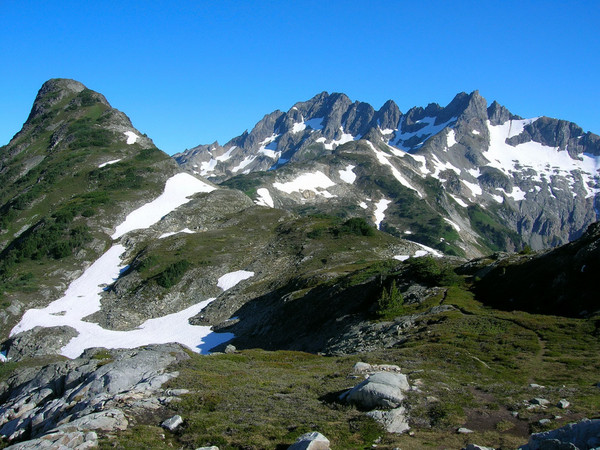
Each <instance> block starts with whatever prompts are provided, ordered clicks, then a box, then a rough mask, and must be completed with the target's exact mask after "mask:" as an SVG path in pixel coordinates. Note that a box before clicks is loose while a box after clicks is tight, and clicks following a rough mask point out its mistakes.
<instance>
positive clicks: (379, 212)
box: [373, 198, 392, 229]
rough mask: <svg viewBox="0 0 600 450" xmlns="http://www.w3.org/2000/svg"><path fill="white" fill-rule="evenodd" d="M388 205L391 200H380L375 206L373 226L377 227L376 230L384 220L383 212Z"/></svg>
mask: <svg viewBox="0 0 600 450" xmlns="http://www.w3.org/2000/svg"><path fill="white" fill-rule="evenodd" d="M390 203H392V201H391V200H387V199H385V198H382V199H381V200H379V201H378V202H377V204H376V205H375V212H374V213H373V214H374V215H375V226H376V227H377V229H379V226H380V225H381V222H382V221H383V219H384V218H385V210H386V209H387V207H388V205H389V204H390Z"/></svg>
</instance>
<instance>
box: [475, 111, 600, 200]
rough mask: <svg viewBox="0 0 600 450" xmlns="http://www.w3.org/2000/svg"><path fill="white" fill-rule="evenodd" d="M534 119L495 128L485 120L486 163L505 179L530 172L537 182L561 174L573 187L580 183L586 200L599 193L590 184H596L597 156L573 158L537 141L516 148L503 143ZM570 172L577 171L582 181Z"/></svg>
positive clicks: (599, 165)
mask: <svg viewBox="0 0 600 450" xmlns="http://www.w3.org/2000/svg"><path fill="white" fill-rule="evenodd" d="M535 120H537V119H527V120H509V121H508V122H506V123H504V124H503V125H496V126H494V125H491V124H490V122H489V121H488V122H487V126H488V130H489V132H490V146H489V148H488V150H487V151H486V152H484V153H483V156H485V158H486V159H487V160H488V161H489V166H491V167H495V168H497V169H500V170H501V171H502V172H504V173H505V174H506V175H508V176H512V174H513V173H514V172H522V171H523V169H533V170H535V172H537V175H536V176H534V177H532V179H533V180H535V181H538V182H541V181H542V176H545V178H546V179H551V176H553V175H561V176H563V177H566V178H571V179H572V180H573V184H572V187H574V186H575V185H577V184H579V183H581V184H582V185H583V188H584V189H585V191H586V198H589V197H592V196H594V195H595V194H597V193H599V192H600V189H598V188H596V187H590V185H591V186H596V184H597V183H598V179H599V175H598V170H599V169H600V157H598V156H594V155H588V154H586V153H584V154H581V155H579V159H573V158H571V157H570V156H569V152H567V151H566V150H559V149H557V148H555V147H547V146H545V145H543V144H541V143H539V142H533V141H530V142H525V143H523V144H519V145H517V146H515V147H513V146H512V145H508V144H507V143H506V142H505V141H506V139H507V138H509V137H512V136H517V135H519V134H520V133H521V132H522V131H523V128H524V127H525V125H527V124H529V123H532V122H534V121H535ZM573 171H578V172H579V173H580V174H581V179H579V178H578V177H577V176H576V175H577V174H573V173H572V172H573ZM513 194H514V196H513V195H510V194H507V195H509V196H512V197H513V198H514V199H515V200H517V201H518V200H522V199H523V198H524V194H522V193H521V192H515V193H513Z"/></svg>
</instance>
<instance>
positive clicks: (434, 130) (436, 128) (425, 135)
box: [389, 117, 457, 150]
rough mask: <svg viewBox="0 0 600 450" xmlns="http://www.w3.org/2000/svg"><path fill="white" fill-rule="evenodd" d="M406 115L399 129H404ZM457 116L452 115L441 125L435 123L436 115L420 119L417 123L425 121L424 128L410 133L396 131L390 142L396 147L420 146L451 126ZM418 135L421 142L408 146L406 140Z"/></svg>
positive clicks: (406, 148)
mask: <svg viewBox="0 0 600 450" xmlns="http://www.w3.org/2000/svg"><path fill="white" fill-rule="evenodd" d="M404 119H405V118H404V117H402V119H401V121H400V124H399V125H398V128H399V129H402V124H403V123H404ZM456 119H457V117H452V118H451V119H450V120H448V121H447V122H444V123H440V124H439V125H435V120H436V118H435V117H425V118H423V119H421V120H419V121H417V123H423V124H424V125H425V126H424V127H423V128H421V129H420V130H417V131H414V132H410V133H398V132H396V135H395V137H394V139H393V140H391V141H390V142H389V144H390V145H393V146H394V147H398V148H400V149H402V150H410V149H411V148H419V147H421V146H422V145H423V144H424V143H425V142H426V141H427V140H428V139H429V138H430V137H431V136H433V135H436V134H438V133H439V132H440V131H442V130H443V129H444V128H446V127H447V126H449V125H450V124H452V123H453V122H456ZM415 136H416V137H417V138H418V139H419V143H418V144H417V145H413V146H411V147H406V146H405V143H406V141H408V140H410V139H412V138H414V137H415Z"/></svg>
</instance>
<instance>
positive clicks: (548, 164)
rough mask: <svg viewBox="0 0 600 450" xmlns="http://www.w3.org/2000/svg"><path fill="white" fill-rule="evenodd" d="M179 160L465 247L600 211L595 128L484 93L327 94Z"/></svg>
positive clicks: (225, 178)
mask: <svg viewBox="0 0 600 450" xmlns="http://www.w3.org/2000/svg"><path fill="white" fill-rule="evenodd" d="M174 157H175V159H176V160H177V162H178V163H179V164H180V165H181V166H182V167H183V168H185V169H186V170H188V171H189V172H191V173H196V174H199V175H202V176H205V177H207V178H208V179H211V180H213V181H216V182H221V183H223V184H224V185H227V186H231V187H237V188H240V189H242V190H244V191H246V192H247V193H248V194H249V195H251V196H252V197H253V198H254V199H255V201H256V202H257V203H259V204H263V205H269V206H275V207H283V208H292V209H295V210H299V211H313V212H314V211H324V212H328V213H332V214H338V215H340V214H341V215H349V216H362V217H364V218H366V219H367V220H370V221H372V222H373V223H375V224H376V225H377V226H378V227H380V228H381V229H382V230H385V231H388V232H390V233H393V234H396V235H398V236H405V237H407V238H409V239H412V240H415V241H418V242H421V243H423V244H426V245H429V246H432V247H435V248H437V249H439V250H440V251H443V252H445V253H449V254H457V255H462V256H476V255H480V254H484V253H487V252H489V251H490V250H515V249H516V250H519V249H521V248H523V247H524V246H526V245H529V246H531V247H532V248H534V249H542V248H547V247H553V246H557V245H560V244H564V243H566V242H569V241H570V240H572V239H574V238H576V237H578V236H580V235H581V234H582V233H583V231H584V230H585V229H586V227H587V226H588V225H589V224H590V223H592V222H594V221H595V220H597V218H598V211H599V210H600V207H599V206H600V196H599V195H598V194H599V193H600V184H599V180H600V178H599V173H598V169H599V168H600V164H599V160H600V137H599V136H597V135H595V134H592V133H589V132H588V133H584V132H583V130H582V129H581V128H580V127H578V126H577V125H575V124H574V123H571V122H566V121H563V120H557V119H550V118H547V117H540V118H535V119H522V118H520V117H519V116H516V115H514V114H512V113H511V112H509V111H508V110H507V109H506V108H505V107H503V106H500V105H499V104H498V103H497V102H493V103H492V104H491V105H490V106H489V107H488V105H487V102H486V100H485V99H484V98H483V97H481V96H480V95H479V93H478V92H477V91H475V92H473V93H471V94H465V93H460V94H458V95H457V96H456V97H455V98H454V99H453V100H452V101H451V102H450V103H449V104H448V105H447V106H446V107H441V106H439V105H437V104H430V105H428V106H427V107H426V108H421V107H415V108H412V109H410V110H409V111H408V112H407V113H406V114H402V113H401V112H400V110H399V109H398V107H397V105H396V104H395V103H394V102H393V101H391V100H390V101H388V102H386V103H385V104H384V105H383V107H382V108H381V109H380V110H379V111H376V110H375V109H374V108H373V107H372V106H370V105H369V104H367V103H360V102H354V103H352V102H351V101H350V99H349V98H348V97H347V96H345V95H344V94H331V95H330V94H327V93H325V92H323V93H321V94H319V95H317V96H315V97H314V98H312V99H311V100H309V101H307V102H300V103H297V104H295V105H294V106H293V107H292V108H291V109H290V110H289V111H288V112H287V113H284V112H281V111H275V112H273V113H271V114H269V115H267V116H265V117H264V118H263V119H262V120H261V121H260V122H259V123H258V124H257V125H256V126H255V127H254V129H253V130H252V131H251V132H250V133H247V132H245V133H243V134H242V135H241V136H238V137H236V138H234V139H232V140H231V141H229V142H228V143H227V144H225V145H224V146H220V145H219V144H218V143H214V144H211V145H203V146H198V147H195V148H193V149H191V150H188V151H186V152H184V153H180V154H177V155H175V156H174Z"/></svg>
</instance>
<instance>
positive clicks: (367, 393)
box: [341, 372, 410, 409]
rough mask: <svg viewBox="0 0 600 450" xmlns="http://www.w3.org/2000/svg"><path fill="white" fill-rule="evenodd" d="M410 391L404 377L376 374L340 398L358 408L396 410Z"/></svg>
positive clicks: (391, 373)
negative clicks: (406, 392)
mask: <svg viewBox="0 0 600 450" xmlns="http://www.w3.org/2000/svg"><path fill="white" fill-rule="evenodd" d="M409 389H410V385H409V384H408V379H407V378H406V375H404V374H401V373H395V372H377V373H374V374H373V375H371V376H370V377H369V378H367V379H366V380H365V381H363V382H362V383H360V384H359V385H358V386H355V387H354V388H352V389H351V390H350V391H348V392H347V393H345V394H342V396H341V398H342V399H343V400H345V401H346V402H348V403H351V404H354V405H356V406H358V407H359V408H363V409H373V408H377V407H382V408H396V407H398V406H400V403H401V402H402V400H404V392H405V391H408V390H409Z"/></svg>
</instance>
